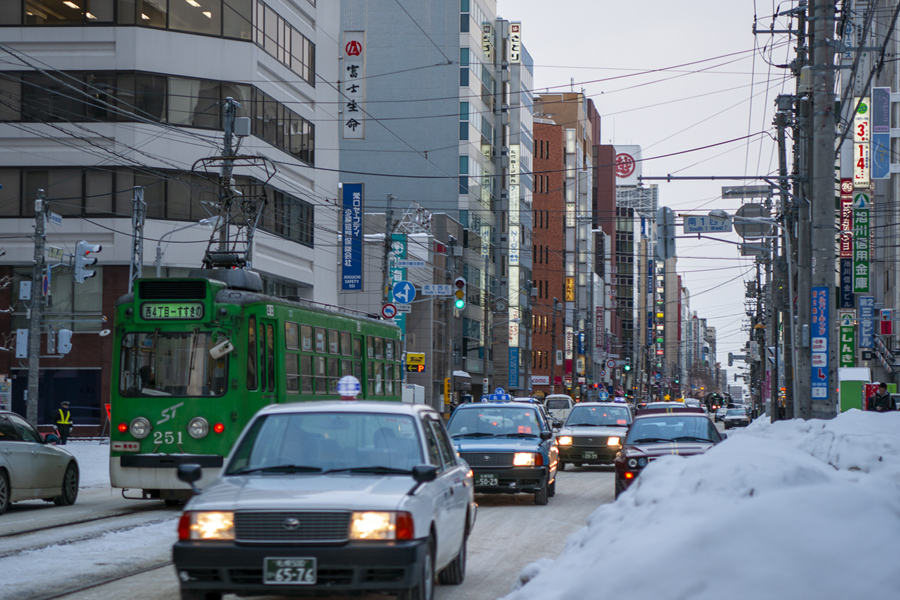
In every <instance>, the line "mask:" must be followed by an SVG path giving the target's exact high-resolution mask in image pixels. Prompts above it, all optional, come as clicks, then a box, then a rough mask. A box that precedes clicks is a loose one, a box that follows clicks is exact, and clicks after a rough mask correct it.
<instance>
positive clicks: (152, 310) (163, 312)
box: [141, 302, 205, 321]
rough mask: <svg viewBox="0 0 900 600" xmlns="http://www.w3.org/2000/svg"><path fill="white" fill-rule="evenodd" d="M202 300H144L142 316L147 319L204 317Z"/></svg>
mask: <svg viewBox="0 0 900 600" xmlns="http://www.w3.org/2000/svg"><path fill="white" fill-rule="evenodd" d="M204 312H205V311H204V308H203V303H202V302H144V303H143V304H141V318H142V319H144V320H145V321H165V320H191V321H196V320H198V319H202V318H203V315H204Z"/></svg>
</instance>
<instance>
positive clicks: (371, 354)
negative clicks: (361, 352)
mask: <svg viewBox="0 0 900 600" xmlns="http://www.w3.org/2000/svg"><path fill="white" fill-rule="evenodd" d="M366 358H369V359H372V358H375V338H373V337H372V336H369V337H367V338H366Z"/></svg>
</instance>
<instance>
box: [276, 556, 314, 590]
mask: <svg viewBox="0 0 900 600" xmlns="http://www.w3.org/2000/svg"><path fill="white" fill-rule="evenodd" d="M264 562H265V568H264V569H263V583H265V584H268V585H315V584H316V559H315V558H266V559H264Z"/></svg>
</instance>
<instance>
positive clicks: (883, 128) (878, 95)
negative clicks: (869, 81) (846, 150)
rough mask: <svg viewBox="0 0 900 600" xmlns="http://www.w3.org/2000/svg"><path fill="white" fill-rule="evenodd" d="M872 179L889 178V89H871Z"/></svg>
mask: <svg viewBox="0 0 900 600" xmlns="http://www.w3.org/2000/svg"><path fill="white" fill-rule="evenodd" d="M870 151H871V157H872V164H871V168H870V174H871V176H872V179H889V178H890V176H891V88H887V87H876V88H872V142H871V149H870Z"/></svg>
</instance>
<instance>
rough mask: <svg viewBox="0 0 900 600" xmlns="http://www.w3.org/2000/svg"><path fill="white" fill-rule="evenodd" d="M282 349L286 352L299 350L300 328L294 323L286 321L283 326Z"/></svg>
mask: <svg viewBox="0 0 900 600" xmlns="http://www.w3.org/2000/svg"><path fill="white" fill-rule="evenodd" d="M284 347H285V348H287V349H288V350H299V349H300V328H299V327H298V326H297V324H296V323H291V322H289V321H286V322H285V324H284Z"/></svg>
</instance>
